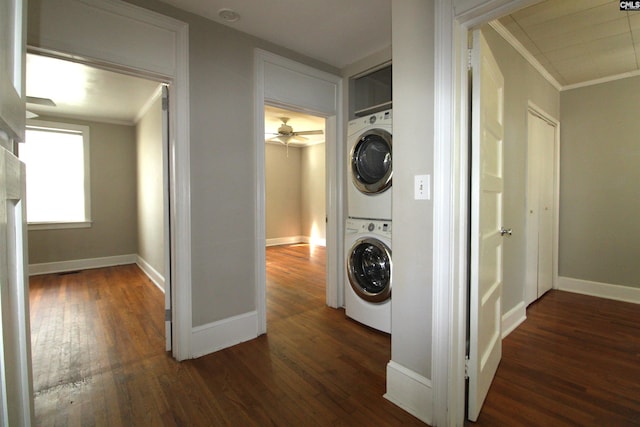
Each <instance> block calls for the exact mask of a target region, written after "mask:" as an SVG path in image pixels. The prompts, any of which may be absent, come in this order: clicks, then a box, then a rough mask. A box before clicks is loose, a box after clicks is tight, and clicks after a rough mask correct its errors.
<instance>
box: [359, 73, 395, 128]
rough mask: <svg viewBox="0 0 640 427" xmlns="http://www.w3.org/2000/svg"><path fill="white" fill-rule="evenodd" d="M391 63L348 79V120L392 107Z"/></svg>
mask: <svg viewBox="0 0 640 427" xmlns="http://www.w3.org/2000/svg"><path fill="white" fill-rule="evenodd" d="M391 71H392V69H391V63H390V62H389V63H385V64H382V65H380V66H378V67H375V68H373V69H370V70H367V71H365V72H364V73H361V74H358V75H355V76H353V77H351V78H350V79H349V120H353V119H355V118H357V117H362V116H366V115H369V114H373V113H376V112H378V111H382V110H388V109H390V108H391V107H392V79H391V76H392V74H391Z"/></svg>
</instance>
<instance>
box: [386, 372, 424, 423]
mask: <svg viewBox="0 0 640 427" xmlns="http://www.w3.org/2000/svg"><path fill="white" fill-rule="evenodd" d="M384 398H385V399H387V400H388V401H390V402H391V403H393V404H395V405H397V406H399V407H401V408H402V409H404V410H405V411H407V412H409V413H410V414H411V415H413V416H415V417H417V418H419V419H420V420H422V421H424V422H425V423H427V424H431V422H432V419H433V413H432V412H433V388H432V387H431V380H429V379H428V378H425V377H423V376H422V375H420V374H417V373H415V372H413V371H412V370H410V369H407V368H405V367H404V366H402V365H400V364H399V363H396V362H394V361H393V360H391V361H390V362H389V363H388V364H387V392H386V393H385V395H384Z"/></svg>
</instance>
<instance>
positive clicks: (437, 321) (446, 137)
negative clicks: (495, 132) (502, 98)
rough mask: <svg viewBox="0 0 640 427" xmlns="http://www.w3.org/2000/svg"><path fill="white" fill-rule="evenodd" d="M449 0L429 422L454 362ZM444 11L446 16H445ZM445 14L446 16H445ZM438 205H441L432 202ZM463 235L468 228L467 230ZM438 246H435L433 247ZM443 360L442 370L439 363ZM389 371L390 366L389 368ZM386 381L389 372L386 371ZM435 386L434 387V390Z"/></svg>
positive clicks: (438, 89)
mask: <svg viewBox="0 0 640 427" xmlns="http://www.w3.org/2000/svg"><path fill="white" fill-rule="evenodd" d="M447 3H449V1H448V0H440V1H437V2H436V3H435V15H436V19H435V46H434V50H435V52H434V56H435V61H434V63H435V70H434V78H435V81H437V82H440V84H436V85H435V87H434V103H435V108H434V111H435V114H434V156H433V158H434V161H433V167H434V171H433V205H434V211H433V248H434V250H433V290H432V292H433V301H439V302H440V303H439V304H435V303H434V304H433V313H432V346H433V347H432V360H431V377H432V378H431V380H432V381H433V391H431V390H430V393H429V396H430V397H432V400H431V401H429V405H430V406H431V413H430V414H429V416H428V418H429V419H428V421H427V420H426V419H424V418H421V419H423V420H424V421H425V422H427V423H428V424H431V423H432V420H433V421H434V424H435V425H443V424H445V423H446V421H447V414H448V412H449V407H448V406H449V405H447V402H448V401H449V381H450V378H449V376H448V373H449V372H455V371H450V370H451V366H450V363H452V352H458V350H456V349H454V348H452V343H451V342H450V337H451V336H452V334H454V332H453V331H454V329H455V328H457V326H458V324H457V322H456V320H457V319H456V318H455V316H454V313H455V312H453V311H452V310H451V304H452V301H454V299H453V298H454V296H453V294H454V292H455V289H454V287H453V286H451V283H452V282H453V277H454V276H455V273H454V270H453V264H452V262H451V260H453V259H455V255H456V254H455V252H454V251H455V248H456V244H455V243H456V236H457V234H458V232H459V229H457V228H456V226H457V222H459V221H456V219H458V218H457V217H454V216H453V215H451V213H452V212H455V211H456V205H457V202H458V201H457V200H456V192H455V191H451V190H452V189H453V188H454V182H455V174H454V170H455V168H456V165H455V164H454V161H455V157H456V150H455V144H451V138H450V134H448V133H447V131H448V129H451V128H453V123H454V117H455V115H454V113H453V105H454V104H453V102H454V99H455V92H454V86H453V82H454V80H453V79H452V77H451V76H452V75H453V73H454V70H455V66H454V60H453V58H452V57H451V55H450V52H451V51H452V49H453V10H452V9H451V7H450V6H448V5H447ZM443 15H444V16H443ZM445 16H446V18H445ZM437 206H441V207H442V209H438V208H436V207H437ZM465 235H466V234H465ZM435 248H437V250H436V249H435ZM440 366H447V369H446V370H441V369H439V367H440ZM388 372H390V371H389V370H388ZM387 381H388V382H389V383H390V382H391V378H389V376H387ZM436 391H437V393H436ZM403 397H404V396H403Z"/></svg>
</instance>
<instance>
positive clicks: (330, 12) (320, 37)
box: [161, 0, 391, 68]
mask: <svg viewBox="0 0 640 427" xmlns="http://www.w3.org/2000/svg"><path fill="white" fill-rule="evenodd" d="M161 1H163V2H164V3H168V4H171V5H173V6H175V7H177V8H180V9H183V10H187V11H190V12H193V13H195V14H197V15H201V16H204V17H206V18H209V19H211V20H213V21H216V22H218V23H221V24H224V25H228V26H229V27H231V28H235V29H236V30H238V31H242V32H245V33H248V34H251V35H253V36H256V37H259V38H261V39H263V40H267V41H270V42H272V43H274V44H277V45H279V46H282V47H285V48H288V49H291V50H293V51H295V52H298V53H301V54H303V55H306V56H309V57H311V58H315V59H318V60H320V61H322V62H325V63H327V64H329V65H333V66H334V67H336V68H343V67H345V66H347V65H349V64H353V63H354V62H356V61H358V60H360V59H362V58H365V57H367V56H369V55H371V54H373V53H375V52H378V51H380V50H382V49H383V48H385V47H388V46H390V45H391V0H321V1H318V0H161ZM221 9H232V10H233V11H235V12H236V13H237V14H238V15H239V19H238V20H237V21H235V22H227V21H225V20H224V19H222V18H221V17H220V16H219V14H218V12H219V11H220V10H221Z"/></svg>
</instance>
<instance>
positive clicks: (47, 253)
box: [29, 117, 138, 264]
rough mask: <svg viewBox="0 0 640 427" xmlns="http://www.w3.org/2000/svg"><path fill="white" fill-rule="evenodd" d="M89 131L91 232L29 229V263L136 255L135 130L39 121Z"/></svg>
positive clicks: (122, 126)
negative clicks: (86, 127) (82, 128)
mask: <svg viewBox="0 0 640 427" xmlns="http://www.w3.org/2000/svg"><path fill="white" fill-rule="evenodd" d="M40 119H42V120H47V121H52V122H64V123H75V124H79V125H84V126H89V128H90V137H91V140H90V154H91V158H90V168H91V218H92V220H93V224H92V226H91V228H76V229H58V230H32V231H29V263H30V264H40V263H47V262H59V261H68V260H79V259H89V258H101V257H109V256H116V255H130V254H135V253H136V249H137V242H136V235H137V232H138V231H137V228H138V227H137V220H136V215H137V214H136V185H135V182H136V143H135V129H134V127H133V126H124V125H113V124H106V123H97V122H87V121H81V120H70V119H63V118H57V117H40Z"/></svg>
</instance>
